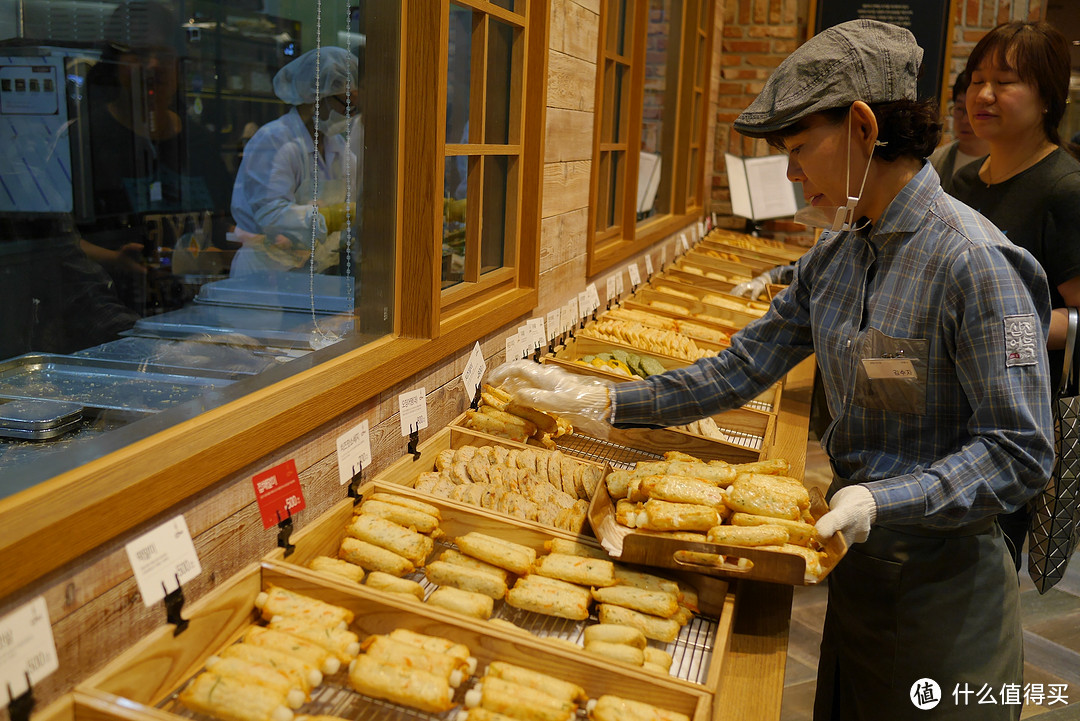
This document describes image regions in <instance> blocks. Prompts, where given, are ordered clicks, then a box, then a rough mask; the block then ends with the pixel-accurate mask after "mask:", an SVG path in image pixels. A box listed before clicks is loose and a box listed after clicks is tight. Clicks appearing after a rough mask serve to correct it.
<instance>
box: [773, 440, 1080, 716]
mask: <svg viewBox="0 0 1080 721" xmlns="http://www.w3.org/2000/svg"><path fill="white" fill-rule="evenodd" d="M805 479H806V483H807V485H816V486H818V487H819V488H821V489H822V491H824V489H825V488H827V487H828V484H829V482H830V481H831V480H832V476H831V472H830V471H829V467H828V463H827V461H826V460H825V454H824V453H823V452H822V451H821V448H820V446H818V443H817V441H811V442H810V444H809V446H808V447H807V457H806V476H805ZM827 598H828V588H827V586H826V585H822V586H805V587H799V588H796V589H795V594H794V600H793V604H792V610H791V634H790V637H789V639H788V657H787V673H786V675H785V678H784V699H783V707H782V710H781V714H780V718H781V721H810V719H811V718H812V716H813V713H812V712H813V706H814V686H815V683H814V679H815V675H816V673H817V660H818V646H819V644H820V643H821V628H822V625H823V624H824V621H825V605H826V600H827ZM1020 599H1021V604H1022V613H1023V623H1024V658H1025V664H1024V682H1025V683H1026V684H1028V683H1034V684H1039V683H1041V684H1044V686H1043V687H1044V688H1046V687H1047V685H1048V684H1063V683H1064V684H1068V689H1067V690H1066V693H1065V695H1066V696H1067V697H1068V700H1069V702H1070V703H1069V704H1068V705H1062V704H1061V703H1060V702H1058V703H1056V704H1054V705H1053V706H1049V705H1047V703H1046V702H1045V701H1044V703H1043V704H1042V705H1037V704H1028V705H1027V706H1025V707H1024V710H1023V713H1022V715H1021V718H1024V719H1028V718H1034V717H1036V716H1037V717H1038V721H1080V554H1078V557H1077V558H1074V559H1073V562H1072V563H1071V564H1070V567H1069V571H1068V573H1067V574H1066V576H1065V578H1064V579H1062V581H1061V582H1060V583H1058V584H1057V586H1055V587H1054V588H1052V589H1051V590H1050V591H1048V592H1047V593H1046V595H1042V596H1040V595H1039V592H1038V591H1036V590H1035V587H1034V586H1033V585H1032V583H1031V581H1030V580H1029V579H1028V577H1027V574H1026V573H1024V574H1022V575H1021V579H1020ZM928 717H930V715H929V714H928Z"/></svg>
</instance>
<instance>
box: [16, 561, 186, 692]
mask: <svg viewBox="0 0 1080 721" xmlns="http://www.w3.org/2000/svg"><path fill="white" fill-rule="evenodd" d="M173 583H176V581H175V580H174V581H173ZM58 668H60V661H59V660H58V659H57V657H56V641H55V640H54V639H53V633H52V625H51V624H50V623H49V607H48V605H47V604H46V603H45V597H44V596H38V597H37V598H35V599H34V600H33V601H30V602H29V603H27V604H24V605H22V606H20V607H19V608H17V609H15V610H14V611H12V612H11V613H9V614H8V615H6V616H4V617H3V618H0V687H3V688H5V693H3V694H0V697H4V696H7V693H10V694H11V696H12V697H15V696H21V695H22V694H24V693H26V691H27V688H26V676H27V674H29V676H30V683H31V684H36V683H39V682H40V681H41V680H42V679H44V678H45V677H46V676H48V675H49V674H51V673H52V672H53V671H55V670H56V669H58ZM10 700H11V699H10V698H7V699H5V700H3V701H2V702H0V708H2V707H3V706H6V705H7V703H8V701H10Z"/></svg>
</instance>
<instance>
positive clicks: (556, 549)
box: [544, 538, 611, 561]
mask: <svg viewBox="0 0 1080 721" xmlns="http://www.w3.org/2000/svg"><path fill="white" fill-rule="evenodd" d="M544 548H546V549H547V550H548V552H549V553H565V554H566V555H568V556H582V557H584V558H599V559H600V560H601V561H610V560H611V556H609V555H608V553H607V551H605V550H604V549H603V548H596V547H595V546H590V545H588V544H586V543H581V542H579V541H568V540H566V539H565V538H552V539H551V540H550V541H544Z"/></svg>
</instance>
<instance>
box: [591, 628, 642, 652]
mask: <svg viewBox="0 0 1080 721" xmlns="http://www.w3.org/2000/svg"><path fill="white" fill-rule="evenodd" d="M593 641H604V642H606V643H621V644H622V645H624V646H633V647H634V648H640V649H644V648H645V645H646V644H647V643H648V641H647V640H646V639H645V634H643V633H642V632H641V631H640V629H637V628H634V627H633V626H622V625H619V624H615V623H596V624H593V625H592V626H586V627H585V644H586V645H588V644H590V643H592V642H593Z"/></svg>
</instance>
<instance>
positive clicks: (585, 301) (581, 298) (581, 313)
mask: <svg viewBox="0 0 1080 721" xmlns="http://www.w3.org/2000/svg"><path fill="white" fill-rule="evenodd" d="M577 304H578V318H585V316H587V315H589V313H591V312H592V310H591V309H590V308H589V294H588V292H586V291H584V290H583V291H581V292H580V293H578V294H577Z"/></svg>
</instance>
